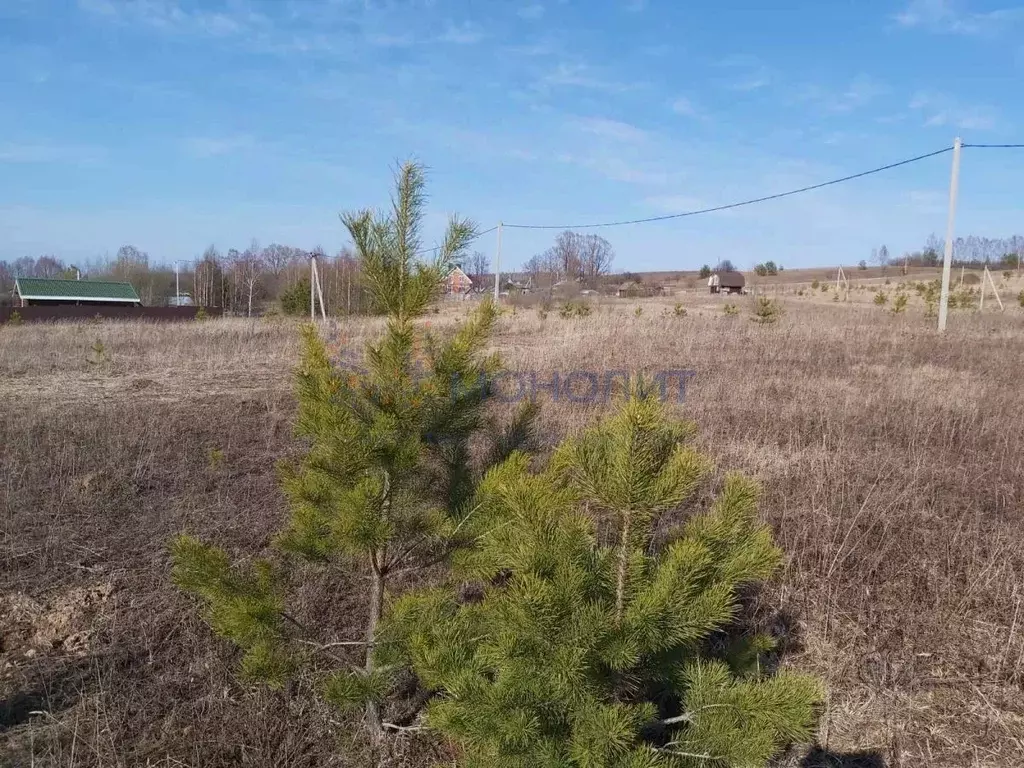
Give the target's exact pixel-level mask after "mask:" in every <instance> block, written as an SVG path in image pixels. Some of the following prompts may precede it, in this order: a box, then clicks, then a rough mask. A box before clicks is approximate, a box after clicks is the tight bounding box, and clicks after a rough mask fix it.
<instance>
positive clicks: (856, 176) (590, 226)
mask: <svg viewBox="0 0 1024 768" xmlns="http://www.w3.org/2000/svg"><path fill="white" fill-rule="evenodd" d="M952 151H953V148H952V147H943V148H942V149H938V150H935V151H934V152H928V153H926V154H923V155H918V156H917V157H911V158H908V159H906V160H900V161H899V162H895V163H889V164H888V165H883V166H879V167H878V168H872V169H870V170H867V171H861V172H860V173H853V174H850V175H848V176H843V177H841V178H838V179H831V180H830V181H823V182H821V183H819V184H811V185H809V186H806V187H800V188H799V189H791V190H789V191H788V192H778V193H776V194H773V195H764V196H762V197H755V198H751V199H750V200H741V201H739V202H736V203H728V204H726V205H716V206H712V207H710V208H700V209H698V210H693V211H683V212H682V213H670V214H665V215H663V216H649V217H647V218H642V219H626V220H622V221H606V222H600V223H596V224H568V225H567V224H505V225H503V226H506V227H509V228H510V229H596V228H598V227H621V226H626V225H629V224H648V223H651V222H655V221H669V220H671V219H682V218H685V217H688V216H700V215H702V214H705V213H715V212H717V211H728V210H731V209H733V208H741V207H743V206H746V205H754V204H755V203H765V202H768V201H769V200H779V199H781V198H784V197H791V196H793V195H799V194H802V193H804V192H811V191H813V190H815V189H822V188H824V187H830V186H833V185H835V184H842V183H844V182H847V181H853V180H854V179H860V178H863V177H865V176H871V175H873V174H876V173H882V172H883V171H888V170H892V169H893V168H899V167H900V166H903V165H910V164H911V163H917V162H920V161H922V160H927V159H928V158H931V157H936V156H938V155H943V154H945V153H947V152H952Z"/></svg>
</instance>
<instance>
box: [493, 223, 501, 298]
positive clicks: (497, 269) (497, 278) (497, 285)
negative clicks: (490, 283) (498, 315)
mask: <svg viewBox="0 0 1024 768" xmlns="http://www.w3.org/2000/svg"><path fill="white" fill-rule="evenodd" d="M501 228H502V223H501V222H500V221H499V222H498V253H497V255H496V256H495V257H494V303H495V304H497V303H498V294H499V291H500V290H501Z"/></svg>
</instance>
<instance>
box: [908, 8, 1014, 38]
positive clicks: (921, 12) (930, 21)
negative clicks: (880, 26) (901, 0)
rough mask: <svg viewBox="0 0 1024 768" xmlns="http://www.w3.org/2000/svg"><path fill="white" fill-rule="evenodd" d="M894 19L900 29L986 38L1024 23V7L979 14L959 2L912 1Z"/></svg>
mask: <svg viewBox="0 0 1024 768" xmlns="http://www.w3.org/2000/svg"><path fill="white" fill-rule="evenodd" d="M893 18H894V20H895V21H896V23H897V24H898V25H899V26H901V27H905V28H910V29H912V28H920V29H925V30H928V31H931V32H941V33H947V34H956V35H986V34H992V33H995V32H998V31H999V29H1000V27H1001V26H1003V25H1005V24H1007V23H1009V22H1012V21H1020V20H1024V7H1015V8H1002V9H999V10H995V11H984V12H976V11H968V10H965V9H962V8H961V7H960V3H959V2H957V0H910V3H909V4H908V5H907V7H906V8H904V9H903V10H902V11H900V12H899V13H898V14H896V15H895V16H894V17H893Z"/></svg>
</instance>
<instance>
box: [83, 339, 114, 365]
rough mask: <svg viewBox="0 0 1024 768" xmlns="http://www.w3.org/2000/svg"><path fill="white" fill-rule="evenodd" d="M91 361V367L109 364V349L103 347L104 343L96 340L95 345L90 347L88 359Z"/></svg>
mask: <svg viewBox="0 0 1024 768" xmlns="http://www.w3.org/2000/svg"><path fill="white" fill-rule="evenodd" d="M86 359H87V360H88V361H89V365H103V363H106V362H108V360H109V358H108V356H107V348H106V347H104V346H103V341H102V340H100V339H96V341H95V342H93V345H92V346H91V347H89V357H88V358H86Z"/></svg>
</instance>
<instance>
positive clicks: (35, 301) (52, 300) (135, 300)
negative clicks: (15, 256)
mask: <svg viewBox="0 0 1024 768" xmlns="http://www.w3.org/2000/svg"><path fill="white" fill-rule="evenodd" d="M61 304H65V305H66V304H71V305H92V306H98V307H110V306H136V307H140V306H142V299H140V298H139V294H137V293H136V292H135V289H134V288H133V287H132V284H131V283H115V282H108V281H105V280H53V279H50V278H42V277H16V278H15V279H14V306H16V307H52V306H58V305H61Z"/></svg>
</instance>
